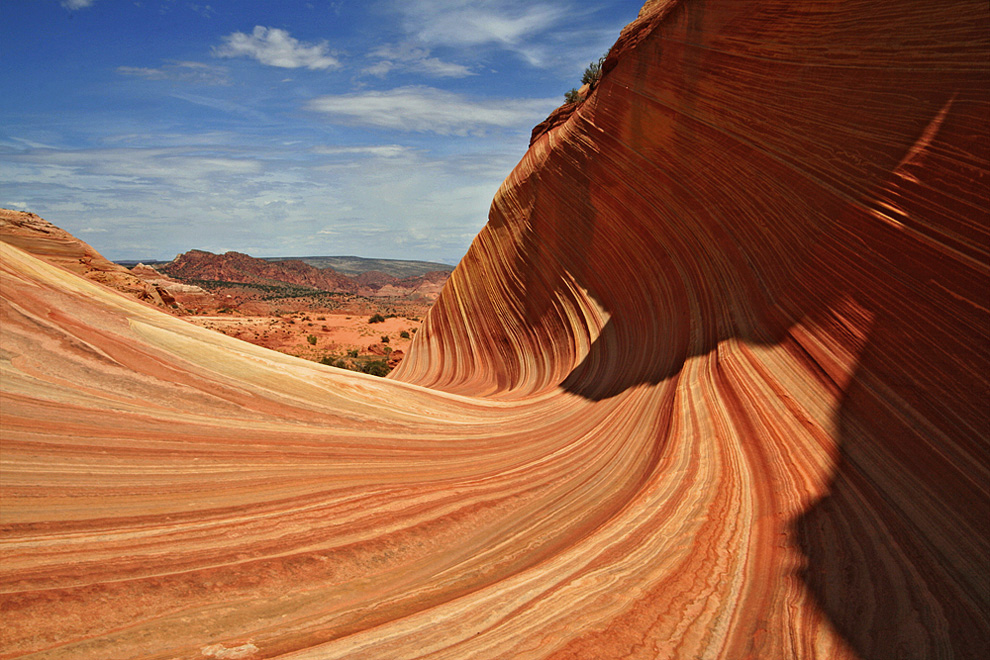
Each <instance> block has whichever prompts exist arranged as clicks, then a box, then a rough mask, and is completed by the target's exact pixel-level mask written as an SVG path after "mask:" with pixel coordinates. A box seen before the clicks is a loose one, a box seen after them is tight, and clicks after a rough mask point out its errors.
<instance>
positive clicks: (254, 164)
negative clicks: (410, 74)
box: [0, 133, 525, 263]
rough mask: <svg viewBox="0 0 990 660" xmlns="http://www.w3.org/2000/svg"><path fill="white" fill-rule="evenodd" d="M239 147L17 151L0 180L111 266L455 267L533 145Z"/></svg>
mask: <svg viewBox="0 0 990 660" xmlns="http://www.w3.org/2000/svg"><path fill="white" fill-rule="evenodd" d="M232 137H236V136H229V135H227V134H223V133H219V134H218V133H203V134H193V135H188V136H185V137H183V136H181V135H176V134H172V133H165V134H161V135H149V136H145V139H144V143H145V144H147V143H149V142H152V143H155V142H157V143H163V144H167V145H168V146H157V147H140V146H131V147H127V148H122V147H119V146H114V147H112V148H90V149H76V150H58V149H42V148H27V149H20V150H18V151H17V152H13V153H7V154H4V157H3V158H2V159H0V180H2V181H4V193H5V195H6V196H7V197H8V199H10V200H16V202H17V203H18V204H23V205H24V207H25V208H29V209H31V210H32V211H34V212H36V213H38V214H39V215H41V216H42V217H43V218H45V219H46V220H49V221H51V222H54V223H55V224H56V225H59V226H60V227H62V228H63V229H66V230H67V231H70V232H72V233H76V234H80V235H82V234H85V235H86V236H87V240H90V242H91V244H92V245H93V246H94V247H95V248H96V249H97V250H99V251H101V252H102V253H103V254H104V255H105V256H108V257H109V258H112V259H126V258H136V259H145V258H170V257H171V256H173V255H175V254H177V253H179V252H184V251H185V250H188V249H191V248H201V249H206V250H211V251H214V252H216V251H218V250H220V249H221V248H229V249H234V250H238V251H242V252H248V253H250V254H255V255H258V256H263V255H294V254H295V255H299V254H359V255H363V256H371V257H375V256H378V257H391V258H408V259H430V260H439V261H446V262H448V263H456V261H457V260H458V259H459V258H460V257H461V255H463V254H464V251H465V250H466V249H467V247H468V245H469V244H470V242H471V239H472V238H473V237H474V235H475V234H476V233H477V232H478V230H479V229H480V228H481V227H482V226H483V225H484V223H485V221H486V219H487V214H488V207H489V205H490V204H491V200H492V196H493V195H494V193H495V191H496V190H497V189H498V185H499V183H500V182H501V181H502V179H503V178H504V177H505V175H506V174H507V173H508V172H509V170H510V169H511V167H512V165H514V164H515V162H516V161H517V160H518V158H519V155H520V154H521V153H522V151H523V149H524V146H525V139H524V138H523V139H521V140H519V141H518V144H517V145H515V146H513V147H509V146H508V145H507V144H506V143H505V142H503V141H499V142H498V143H492V142H491V141H488V140H484V141H481V140H479V141H472V140H467V141H464V140H458V141H456V142H457V145H456V146H457V149H454V150H449V149H444V150H443V152H442V153H436V154H432V153H430V151H429V149H428V148H427V147H425V146H424V147H419V146H409V145H402V144H394V143H386V144H358V145H332V144H325V145H320V146H314V147H312V148H310V149H303V148H301V147H298V146H295V147H284V146H278V145H276V144H275V143H273V142H268V143H266V144H264V145H260V144H258V143H256V142H254V141H252V140H244V139H241V140H239V141H237V143H236V144H232V143H231V142H230V139H231V138H232ZM131 140H132V136H131V135H130V134H123V135H121V136H119V137H118V138H117V139H114V140H110V142H111V143H113V144H115V145H119V144H130V143H131ZM211 142H212V143H213V146H212V147H210V146H209V143H211ZM428 142H429V143H431V144H432V143H436V142H442V140H438V139H431V140H429V141H428ZM8 204H10V202H8ZM15 208H17V207H15ZM99 229H105V230H106V231H105V232H102V233H101V232H98V231H94V230H99ZM221 251H222V250H221Z"/></svg>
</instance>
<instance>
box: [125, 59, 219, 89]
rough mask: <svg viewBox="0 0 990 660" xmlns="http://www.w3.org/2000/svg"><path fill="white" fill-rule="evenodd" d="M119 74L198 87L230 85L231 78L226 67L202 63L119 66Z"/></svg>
mask: <svg viewBox="0 0 990 660" xmlns="http://www.w3.org/2000/svg"><path fill="white" fill-rule="evenodd" d="M117 73H119V74H121V75H123V76H136V77H138V78H144V79H146V80H170V81H172V82H185V83H192V84H196V85H229V84H230V76H229V72H228V71H227V69H226V68H225V67H222V66H214V65H211V64H204V63H202V62H173V63H171V64H165V65H163V66H161V67H157V68H148V67H138V66H119V67H117Z"/></svg>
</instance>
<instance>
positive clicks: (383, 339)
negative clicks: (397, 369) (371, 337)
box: [382, 335, 388, 344]
mask: <svg viewBox="0 0 990 660" xmlns="http://www.w3.org/2000/svg"><path fill="white" fill-rule="evenodd" d="M382 343H383V344H387V343H388V335H382Z"/></svg>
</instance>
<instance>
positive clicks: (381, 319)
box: [368, 314, 385, 323]
mask: <svg viewBox="0 0 990 660" xmlns="http://www.w3.org/2000/svg"><path fill="white" fill-rule="evenodd" d="M384 321H385V317H384V316H382V315H381V314H375V315H374V316H372V317H371V318H370V319H368V323H382V322H384Z"/></svg>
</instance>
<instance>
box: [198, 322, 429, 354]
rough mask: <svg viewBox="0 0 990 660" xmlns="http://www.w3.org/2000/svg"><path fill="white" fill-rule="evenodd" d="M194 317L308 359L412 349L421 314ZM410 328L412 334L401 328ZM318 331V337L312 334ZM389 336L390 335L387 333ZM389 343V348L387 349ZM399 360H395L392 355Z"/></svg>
mask: <svg viewBox="0 0 990 660" xmlns="http://www.w3.org/2000/svg"><path fill="white" fill-rule="evenodd" d="M185 318H186V320H187V321H189V322H190V323H194V324H196V325H198V326H200V327H204V328H209V329H211V330H216V331H218V332H222V333H223V334H225V335H228V336H230V337H236V338H237V339H243V340H244V341H248V342H251V343H252V344H256V345H258V346H264V347H266V348H270V349H273V350H276V351H279V352H282V353H287V354H289V355H295V356H297V357H301V358H304V359H307V360H313V361H316V362H318V361H320V360H321V359H323V358H327V357H329V358H331V359H344V360H345V361H348V360H349V359H353V357H352V356H349V355H348V353H349V352H351V351H355V350H356V351H357V352H358V355H359V356H361V357H362V358H364V359H367V358H379V359H380V358H382V357H385V356H386V354H390V353H396V356H397V357H398V353H399V351H401V352H402V353H405V352H406V351H408V348H409V344H410V342H411V341H412V337H413V334H414V333H415V332H416V330H417V329H418V328H419V326H420V324H421V322H422V317H404V316H399V317H394V318H387V319H385V320H384V321H382V322H379V323H369V322H368V321H369V318H370V317H369V316H367V315H355V314H329V313H313V312H294V313H289V314H283V315H279V316H232V315H215V316H188V317H185ZM403 332H405V333H406V334H408V338H406V337H403V336H402V333H403ZM309 337H315V338H316V340H315V343H312V342H311V341H310V340H309V339H308V338H309ZM384 337H387V338H388V341H387V342H386V341H384V340H383V338H384ZM389 349H391V350H389ZM393 362H395V360H393Z"/></svg>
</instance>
